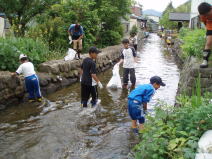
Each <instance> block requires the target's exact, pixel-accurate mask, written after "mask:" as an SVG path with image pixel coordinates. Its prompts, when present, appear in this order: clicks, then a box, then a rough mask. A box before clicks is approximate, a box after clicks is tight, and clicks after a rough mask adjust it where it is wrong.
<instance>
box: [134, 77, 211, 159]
mask: <svg viewBox="0 0 212 159" xmlns="http://www.w3.org/2000/svg"><path fill="white" fill-rule="evenodd" d="M211 99H212V93H205V95H203V96H202V95H201V87H200V78H199V79H197V80H196V86H195V91H193V95H192V96H191V97H188V96H185V95H181V96H179V97H178V98H177V103H178V104H179V105H180V106H181V107H173V106H172V107H170V106H164V104H163V106H159V107H157V108H156V114H155V116H154V117H151V116H148V121H147V123H146V124H145V130H144V131H143V132H142V133H141V134H140V139H141V142H140V143H139V144H138V145H136V146H135V147H134V154H135V158H136V159H147V158H148V159H164V158H166V159H193V158H195V154H196V152H197V146H198V145H197V143H198V140H199V138H200V137H201V136H202V134H203V133H204V132H205V131H207V130H209V129H212V101H211Z"/></svg>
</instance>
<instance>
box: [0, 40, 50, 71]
mask: <svg viewBox="0 0 212 159" xmlns="http://www.w3.org/2000/svg"><path fill="white" fill-rule="evenodd" d="M48 52H49V49H48V47H47V45H45V44H44V43H43V42H42V41H40V40H34V39H31V38H11V37H9V38H6V39H3V38H0V59H1V61H0V70H9V71H15V70H16V69H17V67H18V65H19V62H18V61H19V60H18V58H19V55H20V54H21V53H24V54H26V55H28V56H29V58H30V60H31V61H32V62H33V63H34V64H35V66H36V65H38V64H40V63H42V62H44V61H45V60H46V57H45V56H46V54H47V53H48Z"/></svg>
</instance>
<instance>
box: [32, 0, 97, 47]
mask: <svg viewBox="0 0 212 159" xmlns="http://www.w3.org/2000/svg"><path fill="white" fill-rule="evenodd" d="M93 6H94V2H93V1H92V0H87V1H86V3H85V1H84V0H66V1H63V2H62V3H60V4H54V5H52V6H51V7H50V8H49V9H48V10H46V11H45V13H43V14H42V15H38V16H37V18H36V21H37V25H35V26H34V27H32V28H31V29H30V31H29V33H28V36H30V37H33V38H41V39H43V40H44V41H46V42H47V43H48V44H49V46H50V49H61V48H67V47H68V33H67V30H68V28H69V26H70V24H73V23H75V22H76V21H78V22H79V23H80V24H81V25H82V26H83V27H84V30H85V38H84V46H85V47H87V45H88V44H91V43H93V42H94V40H95V36H96V34H97V33H98V32H99V23H100V22H99V18H98V16H97V11H96V10H90V9H91V8H92V7H93Z"/></svg>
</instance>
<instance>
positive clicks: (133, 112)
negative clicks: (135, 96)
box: [128, 99, 145, 124]
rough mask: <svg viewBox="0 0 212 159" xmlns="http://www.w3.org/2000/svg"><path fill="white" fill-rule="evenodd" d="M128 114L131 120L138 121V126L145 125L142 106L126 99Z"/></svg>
mask: <svg viewBox="0 0 212 159" xmlns="http://www.w3.org/2000/svg"><path fill="white" fill-rule="evenodd" d="M128 112H129V115H130V117H131V119H132V120H138V121H139V124H143V123H145V115H144V113H143V104H142V103H140V102H138V101H136V100H132V99H128Z"/></svg>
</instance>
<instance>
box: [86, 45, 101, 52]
mask: <svg viewBox="0 0 212 159" xmlns="http://www.w3.org/2000/svg"><path fill="white" fill-rule="evenodd" d="M100 52H101V51H100V50H98V49H97V48H96V47H95V46H92V47H90V49H89V53H96V54H98V53H100Z"/></svg>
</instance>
